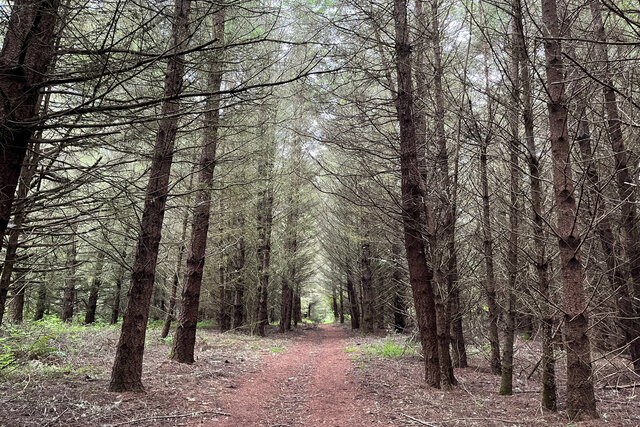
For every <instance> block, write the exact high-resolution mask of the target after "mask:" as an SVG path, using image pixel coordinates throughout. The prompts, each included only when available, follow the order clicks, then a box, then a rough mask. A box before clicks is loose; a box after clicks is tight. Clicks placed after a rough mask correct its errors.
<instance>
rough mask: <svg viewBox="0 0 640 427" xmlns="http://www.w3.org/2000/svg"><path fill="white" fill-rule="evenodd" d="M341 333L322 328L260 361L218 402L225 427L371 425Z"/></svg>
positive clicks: (374, 420) (369, 414) (326, 326)
mask: <svg viewBox="0 0 640 427" xmlns="http://www.w3.org/2000/svg"><path fill="white" fill-rule="evenodd" d="M348 338H349V336H348V334H347V332H346V330H345V329H343V328H340V327H336V326H332V325H322V326H320V327H318V328H317V329H313V330H308V331H305V336H304V337H303V338H302V339H301V340H300V341H299V342H298V343H297V344H296V345H295V346H293V347H290V348H287V349H286V350H285V351H284V352H283V353H279V354H275V355H269V356H267V357H265V359H264V360H263V362H262V364H261V365H260V366H258V370H257V371H256V372H254V373H251V374H247V375H243V376H241V377H239V379H238V382H237V385H236V387H235V388H232V389H231V390H230V391H229V393H225V394H224V395H223V396H221V397H220V404H221V409H222V411H224V412H226V413H228V414H229V415H230V417H228V418H227V419H226V420H223V421H222V423H221V424H217V425H225V426H243V425H244V426H272V427H274V426H302V425H304V426H369V425H373V424H377V420H376V417H375V416H374V415H373V414H372V413H371V411H370V410H369V409H368V408H367V402H366V401H365V400H364V399H362V398H360V399H359V398H358V395H359V391H358V387H357V384H356V383H355V381H356V380H355V379H354V378H353V377H351V376H350V375H348V371H349V370H350V369H351V367H352V363H351V360H350V359H349V356H348V354H346V353H345V351H344V349H345V347H346V346H347V345H348V343H347V340H348Z"/></svg>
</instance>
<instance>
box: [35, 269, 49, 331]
mask: <svg viewBox="0 0 640 427" xmlns="http://www.w3.org/2000/svg"><path fill="white" fill-rule="evenodd" d="M45 311H47V282H46V278H43V280H42V281H41V282H40V284H39V285H38V294H37V297H36V312H35V314H34V315H33V320H35V321H38V320H42V318H43V317H44V313H45Z"/></svg>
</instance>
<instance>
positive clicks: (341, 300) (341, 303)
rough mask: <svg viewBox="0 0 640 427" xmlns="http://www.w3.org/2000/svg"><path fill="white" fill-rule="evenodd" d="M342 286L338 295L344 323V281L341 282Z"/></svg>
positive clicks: (341, 317)
mask: <svg viewBox="0 0 640 427" xmlns="http://www.w3.org/2000/svg"><path fill="white" fill-rule="evenodd" d="M339 286H340V288H339V292H338V297H339V298H340V324H341V325H343V324H344V290H343V289H342V282H340V285H339Z"/></svg>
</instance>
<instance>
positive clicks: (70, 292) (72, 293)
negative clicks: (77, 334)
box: [60, 224, 77, 322]
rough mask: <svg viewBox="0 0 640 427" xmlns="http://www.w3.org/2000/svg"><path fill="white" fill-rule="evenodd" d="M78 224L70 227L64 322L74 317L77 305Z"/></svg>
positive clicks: (63, 309) (63, 304)
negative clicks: (74, 309)
mask: <svg viewBox="0 0 640 427" xmlns="http://www.w3.org/2000/svg"><path fill="white" fill-rule="evenodd" d="M76 227H77V225H76V224H72V225H71V227H69V229H70V230H71V244H70V245H69V250H68V252H67V260H66V262H65V275H66V278H65V280H64V295H63V297H62V315H61V316H60V319H61V320H62V321H63V322H71V320H72V319H73V308H74V305H75V297H76V256H77V250H76Z"/></svg>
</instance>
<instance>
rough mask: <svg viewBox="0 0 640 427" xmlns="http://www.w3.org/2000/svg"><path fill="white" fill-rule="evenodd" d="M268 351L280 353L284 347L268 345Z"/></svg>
mask: <svg viewBox="0 0 640 427" xmlns="http://www.w3.org/2000/svg"><path fill="white" fill-rule="evenodd" d="M269 351H270V352H271V353H282V352H283V351H284V348H282V347H269Z"/></svg>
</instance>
